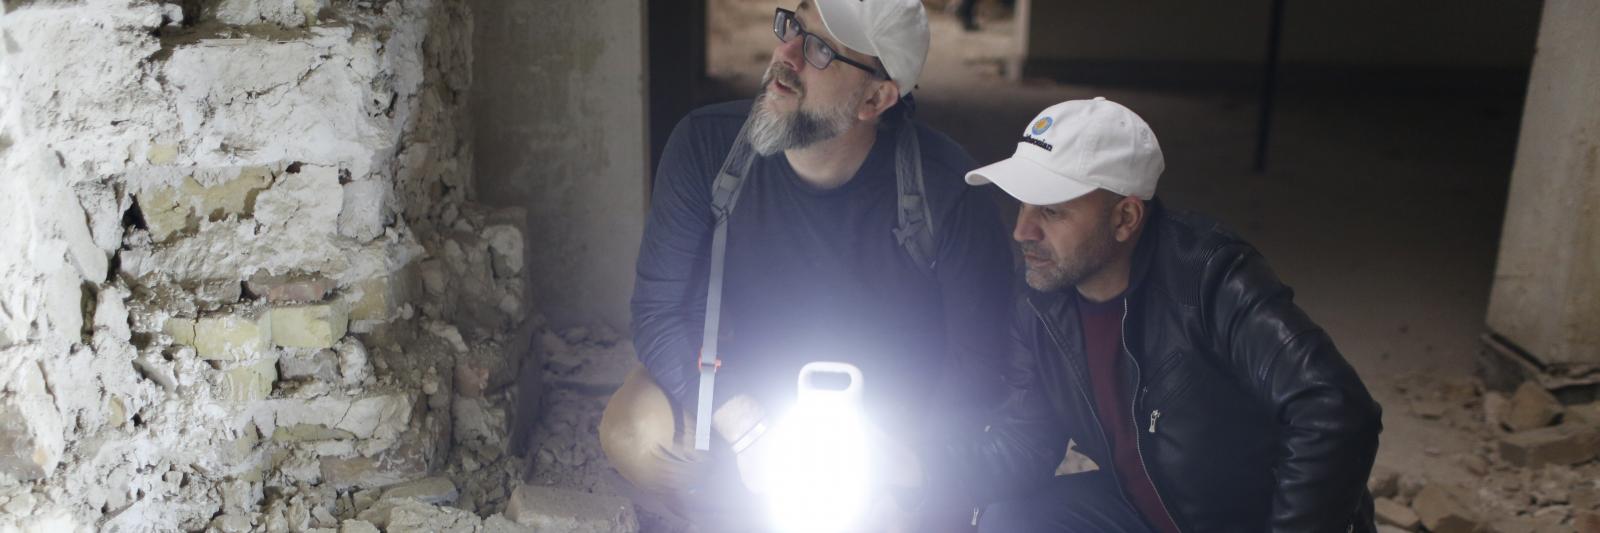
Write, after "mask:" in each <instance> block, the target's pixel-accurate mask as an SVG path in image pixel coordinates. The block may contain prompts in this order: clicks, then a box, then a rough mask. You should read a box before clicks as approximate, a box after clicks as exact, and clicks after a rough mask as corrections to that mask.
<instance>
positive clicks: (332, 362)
mask: <svg viewBox="0 0 1600 533" xmlns="http://www.w3.org/2000/svg"><path fill="white" fill-rule="evenodd" d="M278 376H279V377H281V378H283V379H310V380H316V381H323V382H329V383H332V382H334V381H336V380H338V379H339V355H338V354H336V353H334V352H333V350H328V349H325V350H317V351H314V352H309V353H288V354H284V355H283V357H282V358H280V359H278Z"/></svg>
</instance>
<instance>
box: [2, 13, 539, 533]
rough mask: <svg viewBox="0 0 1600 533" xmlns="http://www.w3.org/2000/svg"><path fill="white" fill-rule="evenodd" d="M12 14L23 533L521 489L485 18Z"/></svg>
mask: <svg viewBox="0 0 1600 533" xmlns="http://www.w3.org/2000/svg"><path fill="white" fill-rule="evenodd" d="M0 11H3V12H0V227H4V228H5V230H4V231H0V249H3V250H5V252H4V253H0V511H3V512H0V531H13V530H19V529H20V530H23V531H32V530H49V531H91V530H104V531H172V530H204V529H207V528H212V529H215V530H220V531H250V530H261V531H302V530H306V529H308V528H312V527H327V528H336V527H339V525H340V521H341V520H343V519H347V518H353V517H355V516H357V515H358V514H359V513H360V512H361V511H363V510H365V508H366V507H367V506H370V505H371V504H372V503H373V501H374V500H376V498H377V495H378V494H379V492H378V491H379V490H380V488H382V487H384V486H387V485H391V484H394V483H399V482H405V481H410V480H415V479H419V478H423V477H426V476H428V475H430V474H438V473H461V472H462V471H463V470H465V471H469V472H479V473H483V472H489V471H495V470H496V469H500V470H505V471H515V470H517V467H516V465H515V464H514V463H513V462H511V460H510V458H508V457H505V456H504V453H503V450H504V447H505V446H504V440H505V435H504V434H505V427H504V420H505V417H506V414H507V413H506V412H505V409H506V407H505V406H506V405H507V404H508V399H507V398H506V396H507V395H508V394H509V392H508V388H509V387H508V386H509V379H510V378H509V377H507V376H514V375H516V374H517V371H516V368H515V367H516V366H517V365H518V364H519V361H518V360H517V359H516V358H515V357H509V356H508V354H513V355H515V354H520V349H521V348H522V347H524V346H526V345H527V340H526V336H527V333H526V331H527V330H528V328H529V327H531V325H530V322H529V321H527V320H524V317H526V316H527V315H528V302H527V298H526V296H525V293H524V287H525V286H526V285H527V283H528V282H527V274H528V272H527V270H526V269H525V268H524V265H525V264H526V263H527V262H528V261H527V255H526V254H527V250H526V247H525V246H523V242H522V240H523V237H522V235H523V234H524V232H525V231H526V225H525V221H526V219H527V216H526V214H525V211H523V210H520V209H502V210H498V211H497V210H489V209H486V208H484V207H482V206H479V205H478V204H477V203H476V202H475V195H476V193H475V187H474V182H473V179H472V177H471V171H472V168H473V153H472V146H471V143H470V140H469V137H467V135H466V133H467V132H470V127H469V122H468V121H467V116H466V96H467V94H468V92H469V91H470V87H471V83H472V75H471V74H472V69H471V65H472V52H471V39H472V36H471V32H472V28H473V24H472V15H471V12H470V11H469V9H468V7H467V6H466V5H465V2H463V1H461V0H389V1H381V0H201V1H193V0H190V1H184V2H181V3H179V2H174V3H158V2H150V1H141V0H87V1H81V2H5V3H4V4H0ZM458 369H465V370H463V371H464V372H467V373H468V374H470V375H474V376H478V375H481V376H485V377H484V378H483V379H481V380H479V381H480V382H479V383H476V384H475V386H474V387H473V390H472V391H471V394H470V396H464V395H462V394H461V393H459V392H458V390H457V389H458V387H457V385H456V383H457V382H458V381H459V380H458V379H457V378H456V374H457V372H458ZM491 376H492V377H491ZM453 413H466V414H469V415H471V416H472V417H474V418H472V419H471V427H472V428H473V431H472V432H471V433H470V435H468V436H467V437H468V438H465V439H463V438H456V437H454V436H453V433H455V431H454V426H456V425H458V423H457V422H456V421H455V420H453V419H454V418H457V417H456V416H453ZM463 465H470V466H467V467H463ZM506 490H509V489H506ZM506 490H503V491H501V494H498V495H496V494H492V493H484V491H477V492H473V491H470V490H464V491H462V493H463V494H462V495H461V497H462V498H463V499H464V500H466V501H463V502H458V505H460V506H461V507H463V508H466V509H468V510H472V509H475V508H477V509H487V510H489V511H492V510H493V509H492V507H493V506H494V505H502V504H497V503H495V502H494V501H493V500H495V499H496V498H498V499H499V500H500V501H503V500H504V499H505V498H506V497H507V496H508V495H507V494H504V492H506ZM347 525H348V524H347ZM425 529H427V528H426V527H421V526H419V528H417V529H414V530H425ZM391 530H394V531H398V530H401V529H391Z"/></svg>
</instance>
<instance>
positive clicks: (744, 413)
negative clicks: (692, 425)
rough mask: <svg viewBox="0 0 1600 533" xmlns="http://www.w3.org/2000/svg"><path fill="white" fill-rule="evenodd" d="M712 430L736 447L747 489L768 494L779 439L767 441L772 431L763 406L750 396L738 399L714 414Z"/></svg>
mask: <svg viewBox="0 0 1600 533" xmlns="http://www.w3.org/2000/svg"><path fill="white" fill-rule="evenodd" d="M711 428H712V429H713V430H715V431H716V432H717V435H718V436H719V437H722V440H723V441H724V442H727V443H728V445H729V446H730V447H731V448H733V453H734V457H735V459H736V460H737V462H738V465H739V479H740V480H741V481H743V482H744V485H745V488H748V489H750V492H754V493H756V494H763V493H765V492H767V489H769V488H770V487H771V482H772V480H771V478H772V472H771V467H770V465H772V464H773V463H772V461H773V460H774V457H773V455H775V454H776V451H775V449H776V448H777V446H775V445H774V444H773V442H774V441H776V440H777V439H771V438H767V437H769V435H768V433H769V430H770V429H771V428H770V427H769V426H768V421H767V416H766V410H765V409H762V407H761V404H760V403H759V402H756V399H755V398H753V397H751V396H749V395H745V394H741V395H738V396H734V397H733V398H730V399H728V401H727V403H724V404H722V407H719V408H717V411H716V412H715V413H712V415H711Z"/></svg>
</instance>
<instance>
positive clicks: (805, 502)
mask: <svg viewBox="0 0 1600 533" xmlns="http://www.w3.org/2000/svg"><path fill="white" fill-rule="evenodd" d="M825 373H831V374H844V375H847V376H849V378H850V384H849V386H847V387H844V388H842V389H831V388H823V387H819V386H817V385H816V384H815V382H814V380H813V378H814V377H816V376H817V375H819V374H825ZM799 382H800V383H799V387H800V390H799V397H798V401H797V402H796V404H795V407H794V410H793V411H792V412H790V413H789V414H788V415H787V416H786V417H785V418H783V419H782V420H780V421H779V423H778V424H777V425H776V426H775V427H774V429H773V434H772V435H770V436H769V437H768V438H772V439H776V441H775V442H774V443H773V444H774V445H775V446H776V448H775V449H774V451H775V452H776V453H774V454H772V455H771V456H770V459H769V460H770V461H772V464H770V465H768V467H769V468H770V472H771V476H772V477H771V481H772V484H771V490H770V491H769V492H768V493H767V502H768V506H769V508H770V509H771V512H772V518H773V520H774V525H775V527H776V528H777V529H778V530H779V531H785V532H806V533H826V532H835V531H844V530H847V529H849V528H851V527H852V525H854V524H856V523H857V522H858V521H859V520H860V519H861V517H862V516H863V515H864V513H865V512H866V510H867V504H868V502H869V497H870V494H869V493H868V491H869V486H870V482H871V479H869V476H870V473H869V468H868V467H869V465H868V464H867V453H868V451H867V432H866V427H865V424H866V421H865V419H864V417H863V416H862V412H861V387H862V380H861V370H860V369H857V368H856V367H855V366H854V365H850V364H847V363H835V362H815V363H810V364H807V365H806V366H805V367H804V368H801V369H800V379H799Z"/></svg>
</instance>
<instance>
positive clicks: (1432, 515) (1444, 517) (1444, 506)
mask: <svg viewBox="0 0 1600 533" xmlns="http://www.w3.org/2000/svg"><path fill="white" fill-rule="evenodd" d="M1462 500H1463V497H1462V496H1461V495H1460V494H1456V493H1455V492H1454V491H1452V490H1450V489H1446V488H1443V487H1440V486H1438V485H1428V486H1426V487H1423V488H1422V492H1419V493H1417V497H1416V499H1414V500H1412V502H1411V508H1412V509H1413V510H1415V511H1416V514H1417V517H1418V518H1419V519H1420V520H1421V521H1422V525H1423V526H1424V527H1427V528H1428V531H1430V532H1432V533H1473V532H1474V531H1475V530H1477V528H1478V518H1477V515H1476V514H1474V513H1473V512H1472V506H1470V505H1468V504H1466V503H1464V502H1463V501H1462Z"/></svg>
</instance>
